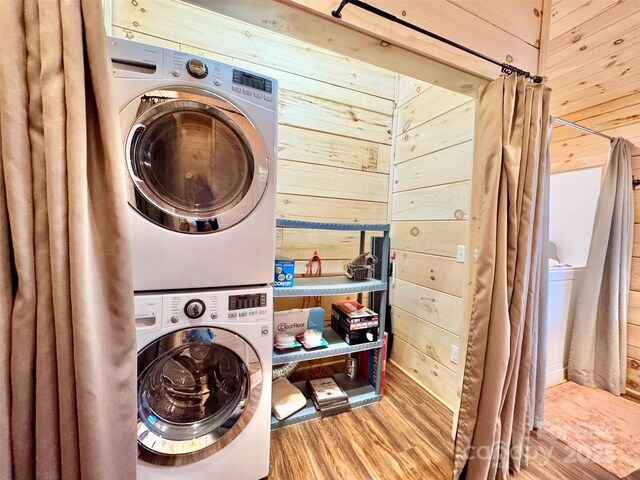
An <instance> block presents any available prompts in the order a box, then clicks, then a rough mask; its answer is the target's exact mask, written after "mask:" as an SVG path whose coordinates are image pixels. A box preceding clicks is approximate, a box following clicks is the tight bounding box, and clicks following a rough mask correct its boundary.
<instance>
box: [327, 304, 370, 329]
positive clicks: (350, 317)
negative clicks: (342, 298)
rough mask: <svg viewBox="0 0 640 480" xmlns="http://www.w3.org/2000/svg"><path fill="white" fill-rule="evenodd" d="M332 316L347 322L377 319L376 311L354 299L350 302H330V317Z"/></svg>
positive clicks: (353, 322) (354, 322)
mask: <svg viewBox="0 0 640 480" xmlns="http://www.w3.org/2000/svg"><path fill="white" fill-rule="evenodd" d="M334 316H336V318H338V319H343V320H345V321H346V322H349V324H356V323H360V322H377V321H378V314H377V313H376V312H374V311H373V310H371V309H370V308H367V307H365V306H364V305H362V304H361V303H358V302H356V301H355V300H352V301H350V302H342V303H332V304H331V318H333V317H334ZM376 325H377V324H376Z"/></svg>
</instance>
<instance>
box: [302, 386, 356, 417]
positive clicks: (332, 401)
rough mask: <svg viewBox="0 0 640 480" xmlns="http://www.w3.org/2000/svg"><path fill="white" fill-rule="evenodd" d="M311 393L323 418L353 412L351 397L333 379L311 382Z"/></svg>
mask: <svg viewBox="0 0 640 480" xmlns="http://www.w3.org/2000/svg"><path fill="white" fill-rule="evenodd" d="M308 383H309V393H310V394H311V399H312V400H313V404H314V405H315V407H316V409H317V410H319V411H320V414H321V415H322V416H323V417H326V416H329V415H335V414H336V413H341V412H346V411H348V410H351V405H350V404H349V397H348V396H347V394H346V393H345V391H344V390H342V388H340V386H339V385H338V384H337V383H336V381H335V380H334V379H333V378H331V377H326V378H319V379H317V380H309V382H308Z"/></svg>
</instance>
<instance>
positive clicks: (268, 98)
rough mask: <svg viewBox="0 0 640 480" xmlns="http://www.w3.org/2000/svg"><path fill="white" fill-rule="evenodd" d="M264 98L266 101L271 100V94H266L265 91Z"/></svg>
mask: <svg viewBox="0 0 640 480" xmlns="http://www.w3.org/2000/svg"><path fill="white" fill-rule="evenodd" d="M264 99H265V100H266V101H267V102H270V101H271V95H267V94H266V93H265V95H264Z"/></svg>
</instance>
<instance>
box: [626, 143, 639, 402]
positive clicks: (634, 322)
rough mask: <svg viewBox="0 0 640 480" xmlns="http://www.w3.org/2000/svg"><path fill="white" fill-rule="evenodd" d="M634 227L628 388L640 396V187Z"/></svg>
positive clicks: (635, 196)
mask: <svg viewBox="0 0 640 480" xmlns="http://www.w3.org/2000/svg"><path fill="white" fill-rule="evenodd" d="M631 161H632V165H633V174H634V176H635V177H636V178H640V152H638V154H637V155H636V156H634V157H632V159H631ZM633 200H634V228H633V259H632V261H631V291H630V292H629V316H628V324H627V389H628V393H630V394H632V395H634V396H636V397H638V398H640V189H636V190H635V191H634V192H633Z"/></svg>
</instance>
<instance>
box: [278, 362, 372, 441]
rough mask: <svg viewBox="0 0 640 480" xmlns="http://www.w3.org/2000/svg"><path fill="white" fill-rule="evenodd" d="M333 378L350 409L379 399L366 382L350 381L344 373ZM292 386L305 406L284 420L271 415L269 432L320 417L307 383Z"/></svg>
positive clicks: (295, 383) (359, 380)
mask: <svg viewBox="0 0 640 480" xmlns="http://www.w3.org/2000/svg"><path fill="white" fill-rule="evenodd" d="M333 378H334V379H335V380H336V383H337V384H338V385H340V387H341V388H342V389H343V390H344V391H345V392H346V393H347V396H348V397H349V404H350V405H351V408H355V407H361V406H363V405H369V404H371V403H376V402H379V401H380V399H381V395H380V394H379V393H377V392H376V388H375V387H374V386H373V385H371V384H370V383H369V382H368V381H367V380H364V379H362V378H355V379H352V378H349V377H348V376H347V375H346V374H344V373H339V374H337V375H334V377H333ZM293 385H294V386H295V387H297V388H298V389H299V390H300V391H301V392H302V393H303V395H304V396H305V397H306V398H307V404H306V405H305V406H304V407H303V408H302V410H298V411H297V412H296V413H294V414H293V415H291V416H290V417H287V418H285V419H284V420H278V419H277V418H276V417H275V416H273V415H271V430H277V429H279V428H283V427H288V426H290V425H295V424H296V423H302V422H306V421H308V420H313V419H314V418H321V417H322V413H321V412H320V411H319V410H316V407H315V406H314V405H313V401H312V400H311V395H310V393H309V391H308V388H307V382H306V381H304V380H303V381H300V382H293Z"/></svg>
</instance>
